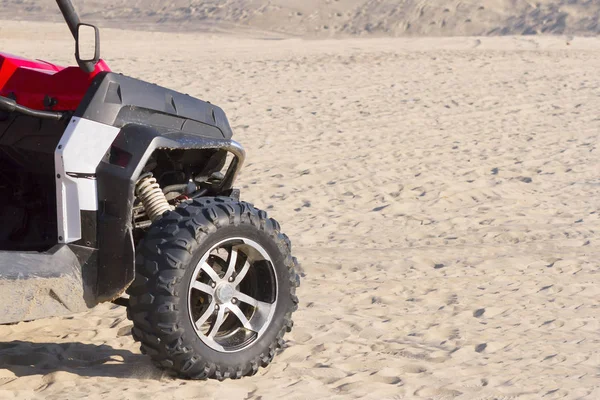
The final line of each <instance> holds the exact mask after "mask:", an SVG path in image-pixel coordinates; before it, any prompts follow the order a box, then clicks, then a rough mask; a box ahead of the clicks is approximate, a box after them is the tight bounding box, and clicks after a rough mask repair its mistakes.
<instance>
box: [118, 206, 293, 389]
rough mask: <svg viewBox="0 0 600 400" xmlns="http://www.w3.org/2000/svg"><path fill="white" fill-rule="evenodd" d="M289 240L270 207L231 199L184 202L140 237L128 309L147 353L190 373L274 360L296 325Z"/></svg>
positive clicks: (239, 369)
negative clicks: (271, 215)
mask: <svg viewBox="0 0 600 400" xmlns="http://www.w3.org/2000/svg"><path fill="white" fill-rule="evenodd" d="M290 251H291V244H290V241H289V240H288V238H287V236H285V235H284V234H282V233H281V232H280V227H279V224H278V223H277V222H276V221H275V220H273V219H270V218H268V217H267V214H266V213H265V212H264V211H260V210H257V209H256V208H254V207H253V206H252V205H251V204H248V203H245V202H240V201H237V200H235V199H232V198H227V197H216V198H203V199H198V200H194V201H190V202H186V203H183V204H181V205H180V206H179V207H178V208H177V209H175V210H174V211H170V212H167V213H165V215H164V216H163V217H162V218H161V219H159V220H158V221H156V222H155V223H154V224H153V226H152V227H151V228H150V230H149V231H148V233H147V235H146V237H145V238H144V240H143V241H142V242H141V243H140V245H139V248H138V251H137V255H136V278H135V281H134V283H133V284H132V285H131V287H130V288H129V290H128V293H129V295H130V300H129V309H128V316H129V318H130V319H131V320H132V321H133V324H134V327H133V335H134V338H135V339H136V340H138V341H140V342H141V349H142V352H143V353H146V354H148V355H150V357H151V358H152V360H153V361H154V362H155V363H156V364H157V365H158V366H160V367H162V368H164V369H167V370H170V371H172V372H173V373H175V374H176V375H178V376H179V377H182V378H189V379H206V378H216V379H219V380H222V379H226V378H241V377H243V376H247V375H253V374H255V373H256V372H257V371H258V368H259V367H260V366H263V367H264V366H266V365H268V364H269V363H270V362H271V360H272V359H273V357H274V356H275V353H276V351H277V350H278V349H280V348H281V347H282V345H283V335H284V334H285V333H286V332H289V331H290V330H291V328H292V319H291V315H292V312H294V311H295V310H296V308H297V304H298V299H297V297H296V295H295V293H296V287H297V286H298V284H299V278H298V275H297V273H296V268H297V266H298V264H297V261H296V259H295V258H294V257H292V256H291V253H290Z"/></svg>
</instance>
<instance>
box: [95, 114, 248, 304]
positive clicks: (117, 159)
mask: <svg viewBox="0 0 600 400" xmlns="http://www.w3.org/2000/svg"><path fill="white" fill-rule="evenodd" d="M207 128H208V126H207ZM207 133H208V132H207ZM215 136H216V135H210V134H207V135H206V136H203V135H201V134H199V133H186V132H185V131H181V130H173V129H168V128H162V127H156V126H148V125H141V124H127V125H125V126H124V127H122V128H121V131H120V133H119V135H118V136H117V138H116V139H115V141H114V143H113V144H112V146H111V149H110V151H109V152H107V155H106V156H105V158H104V159H103V160H102V161H101V163H100V164H99V165H98V168H97V169H96V179H97V188H98V215H97V229H96V232H97V248H98V264H97V285H96V292H97V294H96V296H97V300H98V302H105V301H112V300H114V299H116V298H117V297H119V296H120V295H121V294H122V293H123V292H124V290H125V289H127V287H128V286H129V285H130V284H131V282H132V281H133V279H134V276H135V248H134V240H133V225H132V209H133V204H134V190H135V184H136V182H137V180H138V178H139V177H140V175H141V174H142V171H143V169H144V167H145V166H146V164H147V162H148V160H149V159H150V157H151V156H152V154H153V153H154V152H155V151H156V150H159V149H169V150H170V149H184V150H185V149H215V150H226V151H228V152H231V153H233V154H234V156H235V157H234V159H233V161H232V162H231V164H230V166H229V169H228V170H227V173H226V175H225V178H224V180H223V183H222V185H221V187H220V189H219V190H222V191H226V190H229V189H231V187H232V185H233V181H234V180H235V177H236V175H237V172H238V171H239V169H240V167H241V165H242V163H243V161H244V156H245V153H244V150H243V149H242V147H241V146H240V145H239V144H237V143H236V142H235V141H233V140H231V139H222V138H221V139H219V138H216V137H215Z"/></svg>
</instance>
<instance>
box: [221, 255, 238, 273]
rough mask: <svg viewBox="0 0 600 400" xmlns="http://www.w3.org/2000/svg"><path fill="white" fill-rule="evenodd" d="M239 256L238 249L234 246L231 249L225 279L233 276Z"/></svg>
mask: <svg viewBox="0 0 600 400" xmlns="http://www.w3.org/2000/svg"><path fill="white" fill-rule="evenodd" d="M237 257H238V251H237V250H236V249H234V248H233V247H232V248H231V251H230V252H229V261H228V262H227V273H226V274H225V277H224V278H223V279H225V280H229V278H231V277H232V276H233V273H234V272H235V265H236V263H237Z"/></svg>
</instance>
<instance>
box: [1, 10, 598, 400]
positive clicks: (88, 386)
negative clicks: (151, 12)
mask: <svg viewBox="0 0 600 400" xmlns="http://www.w3.org/2000/svg"><path fill="white" fill-rule="evenodd" d="M103 40H104V45H103V49H104V52H105V54H104V56H105V58H106V59H107V60H108V61H109V63H110V64H111V65H112V67H113V68H114V69H115V70H118V71H122V72H124V73H126V74H129V75H133V76H136V77H141V78H144V79H148V80H150V81H152V82H156V83H158V84H161V85H167V86H170V87H173V88H174V89H178V90H183V91H185V92H187V93H190V94H192V95H195V96H199V97H201V98H204V99H206V100H210V101H212V102H214V103H216V104H219V105H221V106H222V107H223V108H224V109H225V111H226V112H227V113H228V114H229V116H230V118H231V123H232V126H233V128H234V131H235V137H236V138H237V140H239V141H241V142H242V143H243V144H244V145H245V146H246V148H247V150H248V157H249V158H248V160H249V161H248V164H247V165H246V167H245V169H244V171H243V173H242V175H241V177H240V180H239V186H240V187H241V189H242V197H243V198H244V199H247V200H250V201H252V202H254V203H255V204H256V205H257V206H259V207H262V208H265V209H267V210H268V211H269V212H270V213H271V214H272V215H273V216H274V217H276V218H277V219H279V220H280V221H281V223H282V226H283V228H284V231H286V232H287V233H288V234H289V235H290V237H291V238H292V240H293V243H294V252H295V253H296V255H297V256H298V258H299V259H300V260H301V262H302V264H303V266H304V271H305V277H304V278H303V284H302V287H301V288H300V290H299V296H300V299H301V305H300V309H299V311H298V312H297V313H296V314H295V316H294V317H295V322H296V324H295V327H294V330H293V331H292V333H291V334H289V335H288V336H287V337H286V339H287V344H286V348H285V350H284V351H283V352H282V354H280V355H279V356H278V358H276V360H275V362H274V363H273V364H272V365H271V366H270V367H269V368H268V369H266V370H262V371H261V372H260V373H259V374H258V375H257V376H256V377H253V378H249V379H243V380H241V381H230V382H226V383H217V382H213V381H209V382H185V381H178V380H173V379H171V378H169V377H166V376H163V375H162V374H161V372H159V371H157V370H155V369H154V368H152V367H151V366H150V363H149V361H148V360H147V359H146V358H145V357H144V356H142V355H141V354H140V353H139V351H138V346H137V345H136V344H135V343H133V340H132V337H131V334H130V327H131V323H130V322H129V321H127V319H126V317H125V312H124V310H123V309H121V308H118V307H112V306H108V305H106V306H102V307H100V308H98V309H96V310H93V311H91V312H89V313H86V314H82V315H77V316H75V317H73V318H53V319H46V320H40V321H35V322H30V323H20V324H16V325H7V326H0V398H2V399H11V398H17V399H49V400H52V399H80V398H88V399H104V398H115V399H117V398H119V399H121V398H124V399H155V398H161V399H192V398H193V399H200V398H207V399H208V398H220V399H276V398H287V399H317V398H328V399H348V398H369V399H401V398H407V399H412V398H414V399H460V400H463V399H482V400H483V399H513V398H519V399H539V398H542V397H543V398H544V399H558V398H561V399H597V398H600V380H599V377H598V367H599V365H600V352H599V348H600V337H599V336H598V332H599V329H600V326H599V319H598V298H600V274H599V272H600V264H599V262H598V260H599V259H600V215H599V213H600V210H599V206H600V202H599V200H598V199H599V198H600V180H599V179H598V171H600V157H599V155H598V151H599V149H598V143H599V139H600V134H599V132H600V119H599V118H598V110H599V109H600V79H599V75H598V68H599V67H600V51H599V49H600V40H599V39H595V38H587V39H586V38H575V39H573V40H571V41H570V42H567V41H566V40H565V39H563V38H547V37H534V38H531V37H529V38H523V37H504V38H483V37H479V38H455V39H452V38H444V39H367V40H365V39H362V40H359V39H347V40H341V41H340V40H324V41H303V40H298V39H293V40H282V41H261V40H250V39H244V38H238V39H236V40H230V39H228V38H222V37H218V36H208V35H199V34H198V35H183V34H176V33H149V34H146V33H140V32H123V31H111V30H106V31H104V32H103ZM0 48H1V49H3V50H4V51H9V52H13V53H18V54H22V55H27V56H35V57H40V58H45V59H48V60H50V61H55V62H60V63H71V62H72V60H71V57H72V56H71V53H72V50H71V49H72V41H71V39H70V38H69V36H68V31H67V30H66V28H65V27H64V26H63V25H54V24H35V23H24V22H8V21H5V22H2V23H0Z"/></svg>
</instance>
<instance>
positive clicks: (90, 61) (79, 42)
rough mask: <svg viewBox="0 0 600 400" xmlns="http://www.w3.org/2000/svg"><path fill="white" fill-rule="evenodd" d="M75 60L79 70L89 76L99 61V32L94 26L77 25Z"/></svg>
mask: <svg viewBox="0 0 600 400" xmlns="http://www.w3.org/2000/svg"><path fill="white" fill-rule="evenodd" d="M75 58H76V59H77V64H78V65H79V68H81V69H82V70H84V71H85V72H86V73H88V74H90V73H92V72H94V69H95V68H96V64H97V63H98V61H99V60H100V31H99V30H98V28H97V27H96V26H94V25H90V24H81V23H80V24H78V25H77V37H76V38H75Z"/></svg>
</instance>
